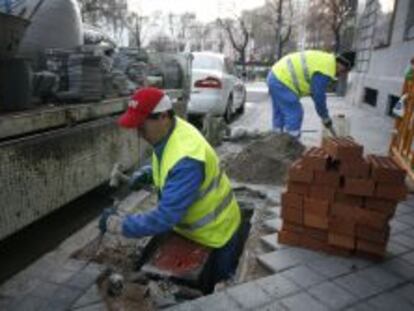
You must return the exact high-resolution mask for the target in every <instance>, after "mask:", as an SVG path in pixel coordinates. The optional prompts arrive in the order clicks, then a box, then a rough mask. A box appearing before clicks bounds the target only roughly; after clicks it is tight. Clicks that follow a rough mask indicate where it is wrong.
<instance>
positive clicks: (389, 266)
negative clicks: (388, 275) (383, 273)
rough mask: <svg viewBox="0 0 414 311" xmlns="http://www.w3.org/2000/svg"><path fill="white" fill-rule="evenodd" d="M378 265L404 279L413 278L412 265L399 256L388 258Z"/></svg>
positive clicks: (413, 266) (413, 267)
mask: <svg viewBox="0 0 414 311" xmlns="http://www.w3.org/2000/svg"><path fill="white" fill-rule="evenodd" d="M379 266H380V267H382V268H384V269H385V270H388V271H391V272H393V273H394V274H396V275H398V276H400V277H401V278H403V279H405V280H410V279H414V265H412V264H411V263H409V262H408V261H406V260H404V259H402V258H400V257H397V258H394V259H391V260H388V261H386V262H384V263H382V264H380V265H379Z"/></svg>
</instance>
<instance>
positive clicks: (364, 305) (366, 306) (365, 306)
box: [345, 301, 376, 311]
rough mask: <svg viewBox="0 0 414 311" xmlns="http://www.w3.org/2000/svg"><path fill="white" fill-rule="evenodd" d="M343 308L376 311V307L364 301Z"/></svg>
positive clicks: (353, 310) (349, 310)
mask: <svg viewBox="0 0 414 311" xmlns="http://www.w3.org/2000/svg"><path fill="white" fill-rule="evenodd" d="M345 310H346V311H376V309H375V308H374V307H373V306H372V305H370V304H369V303H368V302H366V301H363V302H361V303H358V304H355V305H354V306H352V307H350V308H346V309H345Z"/></svg>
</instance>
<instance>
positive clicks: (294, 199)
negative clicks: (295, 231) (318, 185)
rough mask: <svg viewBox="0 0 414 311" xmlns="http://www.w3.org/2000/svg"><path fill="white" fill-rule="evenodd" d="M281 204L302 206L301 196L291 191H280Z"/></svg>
mask: <svg viewBox="0 0 414 311" xmlns="http://www.w3.org/2000/svg"><path fill="white" fill-rule="evenodd" d="M281 201H282V206H291V207H296V208H302V207H303V196H302V195H299V194H296V193H291V192H284V193H282V200H281Z"/></svg>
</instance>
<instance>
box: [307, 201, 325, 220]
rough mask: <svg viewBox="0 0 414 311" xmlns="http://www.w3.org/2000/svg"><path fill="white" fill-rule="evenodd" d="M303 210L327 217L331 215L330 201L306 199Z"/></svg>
mask: <svg viewBox="0 0 414 311" xmlns="http://www.w3.org/2000/svg"><path fill="white" fill-rule="evenodd" d="M303 209H304V211H305V212H309V213H311V214H316V215H322V216H327V215H328V213H329V201H326V200H319V199H313V198H305V199H304V204H303Z"/></svg>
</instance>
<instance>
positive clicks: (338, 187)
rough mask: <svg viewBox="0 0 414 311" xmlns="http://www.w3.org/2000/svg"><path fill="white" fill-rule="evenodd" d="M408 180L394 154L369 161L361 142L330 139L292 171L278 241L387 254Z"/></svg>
mask: <svg viewBox="0 0 414 311" xmlns="http://www.w3.org/2000/svg"><path fill="white" fill-rule="evenodd" d="M327 154H329V156H327ZM353 165H356V167H352V166H353ZM356 168H361V171H360V172H357V173H356V172H355V169H356ZM305 177H306V178H305ZM404 180H405V172H404V170H402V169H401V168H400V167H399V166H398V164H397V163H396V162H395V161H394V160H393V159H392V158H390V157H380V156H375V155H370V156H368V157H367V158H366V159H365V158H364V157H363V146H361V145H359V144H357V143H356V142H355V141H354V140H352V139H350V138H330V139H326V140H325V141H324V142H323V144H322V148H312V149H311V150H310V151H308V152H306V153H304V155H303V158H302V159H300V160H299V161H298V162H297V163H295V164H294V165H293V167H292V168H291V169H290V174H289V180H288V186H287V192H285V193H284V194H283V195H282V213H281V215H282V218H283V226H282V231H281V232H280V233H279V236H278V237H279V242H280V243H283V244H288V245H295V246H303V247H306V248H310V249H314V250H318V251H325V252H328V253H334V254H338V255H353V254H356V255H368V256H369V257H371V258H378V259H380V258H383V257H384V256H385V253H386V246H387V242H388V238H389V233H390V226H389V221H390V220H391V218H392V216H393V215H394V212H395V209H396V206H397V204H398V202H399V201H401V200H404V199H405V197H406V194H407V189H406V186H405V184H404Z"/></svg>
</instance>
